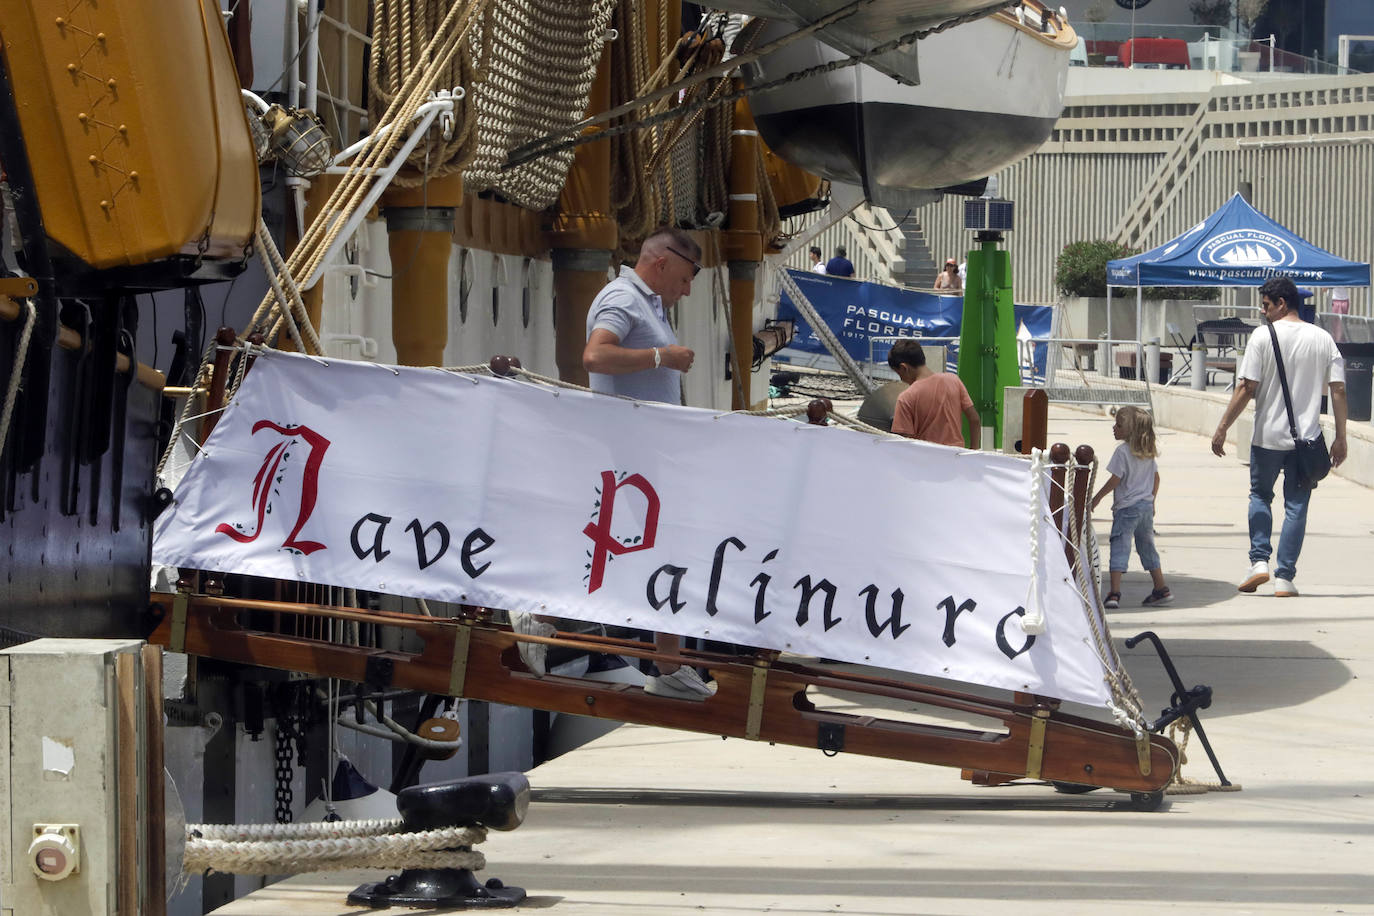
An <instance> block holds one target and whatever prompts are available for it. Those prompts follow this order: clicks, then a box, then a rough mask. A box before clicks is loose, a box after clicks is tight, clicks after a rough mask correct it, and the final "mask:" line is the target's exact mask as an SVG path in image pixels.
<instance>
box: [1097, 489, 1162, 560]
mask: <svg viewBox="0 0 1374 916" xmlns="http://www.w3.org/2000/svg"><path fill="white" fill-rule="evenodd" d="M1132 538H1134V539H1135V551H1136V553H1138V554H1140V565H1141V566H1143V567H1144V568H1145V569H1147V570H1148V569H1159V551H1157V550H1155V504H1154V502H1153V501H1152V500H1148V499H1146V500H1142V501H1141V502H1138V503H1135V504H1134V505H1130V506H1127V507H1126V508H1124V509H1113V510H1112V541H1111V543H1112V556H1111V560H1110V562H1109V564H1108V566H1107V569H1108V571H1109V572H1125V571H1126V564H1127V561H1129V560H1130V558H1131V539H1132Z"/></svg>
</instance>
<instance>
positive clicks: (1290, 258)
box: [1197, 229, 1298, 267]
mask: <svg viewBox="0 0 1374 916" xmlns="http://www.w3.org/2000/svg"><path fill="white" fill-rule="evenodd" d="M1197 257H1198V260H1199V261H1201V262H1202V263H1204V264H1211V265H1213V266H1215V267H1287V266H1288V265H1290V264H1294V263H1296V262H1297V260H1298V253H1297V251H1296V250H1295V249H1294V248H1293V246H1292V245H1290V244H1289V243H1288V242H1287V241H1286V240H1285V239H1283V238H1281V237H1280V236H1277V235H1274V234H1273V233H1272V232H1261V231H1259V230H1256V229H1232V230H1231V231H1230V232H1223V233H1222V234H1221V235H1218V236H1216V237H1215V238H1211V239H1208V240H1207V242H1206V243H1205V244H1204V245H1203V246H1202V247H1201V248H1200V249H1199V250H1198V253H1197Z"/></svg>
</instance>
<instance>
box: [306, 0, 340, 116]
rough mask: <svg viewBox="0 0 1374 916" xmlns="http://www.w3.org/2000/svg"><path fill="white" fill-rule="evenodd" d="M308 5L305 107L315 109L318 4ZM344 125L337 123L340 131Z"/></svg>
mask: <svg viewBox="0 0 1374 916" xmlns="http://www.w3.org/2000/svg"><path fill="white" fill-rule="evenodd" d="M309 2H310V6H309V8H308V9H307V11H306V14H305V99H304V103H305V107H306V108H308V109H310V110H311V111H316V110H317V101H318V99H317V95H318V89H317V88H316V85H317V83H318V82H319V69H320V4H319V3H318V2H317V0H309ZM343 130H344V126H343V125H342V124H340V125H339V131H340V132H342V131H343Z"/></svg>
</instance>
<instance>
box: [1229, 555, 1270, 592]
mask: <svg viewBox="0 0 1374 916" xmlns="http://www.w3.org/2000/svg"><path fill="white" fill-rule="evenodd" d="M1268 581H1269V564H1268V563H1267V562H1265V561H1264V560H1260V561H1259V562H1258V563H1254V564H1252V565H1251V566H1250V572H1249V574H1248V575H1246V577H1245V581H1244V582H1242V583H1241V584H1240V585H1238V586H1236V591H1238V592H1253V591H1254V590H1255V589H1257V588H1259V587H1260V586H1261V585H1263V584H1264V583H1266V582H1268Z"/></svg>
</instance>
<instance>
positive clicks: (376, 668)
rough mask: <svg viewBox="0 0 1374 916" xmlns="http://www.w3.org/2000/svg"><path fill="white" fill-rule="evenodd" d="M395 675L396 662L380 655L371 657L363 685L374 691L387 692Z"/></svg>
mask: <svg viewBox="0 0 1374 916" xmlns="http://www.w3.org/2000/svg"><path fill="white" fill-rule="evenodd" d="M395 673H396V662H395V661H393V660H392V659H389V658H382V657H381V656H378V655H370V656H368V659H367V663H366V665H365V667H364V669H363V683H365V684H367V686H369V687H371V688H373V689H374V690H385V689H386V688H388V687H390V686H391V679H392V678H393V677H394V676H395Z"/></svg>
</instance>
